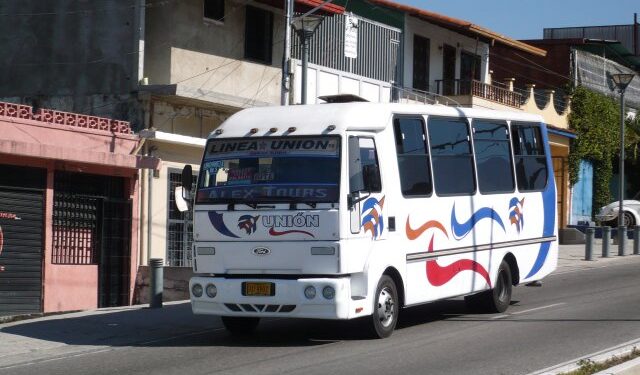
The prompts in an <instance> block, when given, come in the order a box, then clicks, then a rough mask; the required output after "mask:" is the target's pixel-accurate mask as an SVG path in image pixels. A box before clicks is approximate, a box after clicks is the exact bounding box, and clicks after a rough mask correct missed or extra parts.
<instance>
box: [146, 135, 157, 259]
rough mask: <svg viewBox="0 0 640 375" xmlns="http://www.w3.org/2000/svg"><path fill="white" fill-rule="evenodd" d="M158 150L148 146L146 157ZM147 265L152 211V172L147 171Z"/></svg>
mask: <svg viewBox="0 0 640 375" xmlns="http://www.w3.org/2000/svg"><path fill="white" fill-rule="evenodd" d="M157 149H158V148H157V147H156V146H150V147H148V148H147V156H149V157H153V153H154V151H156V150H157ZM147 172H148V173H147V265H148V266H151V237H152V236H151V235H152V231H151V228H152V227H153V225H151V224H152V210H151V201H152V198H153V194H152V193H153V170H152V169H148V170H147Z"/></svg>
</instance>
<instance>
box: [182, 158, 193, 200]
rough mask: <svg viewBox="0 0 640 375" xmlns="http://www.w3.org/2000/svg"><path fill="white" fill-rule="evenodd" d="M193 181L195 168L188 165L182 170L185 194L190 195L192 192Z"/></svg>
mask: <svg viewBox="0 0 640 375" xmlns="http://www.w3.org/2000/svg"><path fill="white" fill-rule="evenodd" d="M192 181H193V168H191V164H187V165H185V166H184V168H183V169H182V181H181V182H182V188H183V189H184V191H185V192H187V193H189V192H190V191H191V184H192Z"/></svg>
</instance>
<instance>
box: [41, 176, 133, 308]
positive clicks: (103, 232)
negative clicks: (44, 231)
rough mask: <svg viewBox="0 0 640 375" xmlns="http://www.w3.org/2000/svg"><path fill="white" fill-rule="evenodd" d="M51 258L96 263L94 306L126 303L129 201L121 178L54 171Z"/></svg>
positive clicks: (128, 275)
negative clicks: (95, 301) (96, 285)
mask: <svg viewBox="0 0 640 375" xmlns="http://www.w3.org/2000/svg"><path fill="white" fill-rule="evenodd" d="M54 185H55V188H54V210H53V227H54V228H53V254H52V256H53V259H52V261H53V263H54V264H72V265H79V266H80V265H86V264H94V265H97V266H98V306H99V307H111V306H122V305H127V304H128V303H129V284H130V269H131V224H132V223H131V210H132V204H131V201H130V200H128V199H125V198H124V179H123V178H121V177H112V176H100V175H91V174H83V173H70V172H56V175H55V184H54Z"/></svg>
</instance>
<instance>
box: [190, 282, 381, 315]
mask: <svg viewBox="0 0 640 375" xmlns="http://www.w3.org/2000/svg"><path fill="white" fill-rule="evenodd" d="M247 281H249V282H252V281H255V282H271V283H274V285H275V295H274V296H268V297H254V296H243V295H242V283H243V282H247ZM196 283H198V284H200V285H202V287H203V289H205V288H206V286H207V285H208V284H213V285H215V286H216V288H217V292H218V293H217V295H216V296H215V297H214V298H210V297H208V296H207V294H206V293H203V294H202V296H201V297H196V296H194V295H193V285H194V284H196ZM350 283H351V280H350V278H349V277H342V278H307V279H305V278H301V279H296V280H289V279H244V278H243V279H227V278H222V277H202V276H196V277H193V278H192V279H191V281H190V283H189V293H190V296H191V308H192V310H193V313H194V314H207V315H220V316H247V317H292V318H316V319H351V318H355V317H359V316H363V315H365V314H367V313H368V314H370V313H371V308H369V309H367V308H366V306H367V305H368V303H367V302H366V301H365V299H356V300H353V299H352V298H351V284H350ZM310 285H311V286H314V287H315V289H316V296H315V298H313V299H308V298H306V297H305V295H304V289H305V288H306V287H307V286H310ZM326 286H331V287H333V288H334V290H335V296H334V297H333V298H332V299H327V298H325V297H324V296H323V295H322V289H323V288H324V287H326Z"/></svg>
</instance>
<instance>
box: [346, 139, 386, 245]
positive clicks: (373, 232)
mask: <svg viewBox="0 0 640 375" xmlns="http://www.w3.org/2000/svg"><path fill="white" fill-rule="evenodd" d="M348 137H349V141H348V147H349V151H348V152H349V170H348V171H349V195H348V207H349V215H350V228H351V233H352V234H357V237H370V238H371V239H379V238H380V237H381V236H382V234H383V233H384V229H385V223H384V194H382V183H381V178H380V163H379V160H378V153H377V150H376V144H375V140H374V138H373V137H372V136H371V135H362V134H349V136H348Z"/></svg>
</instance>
